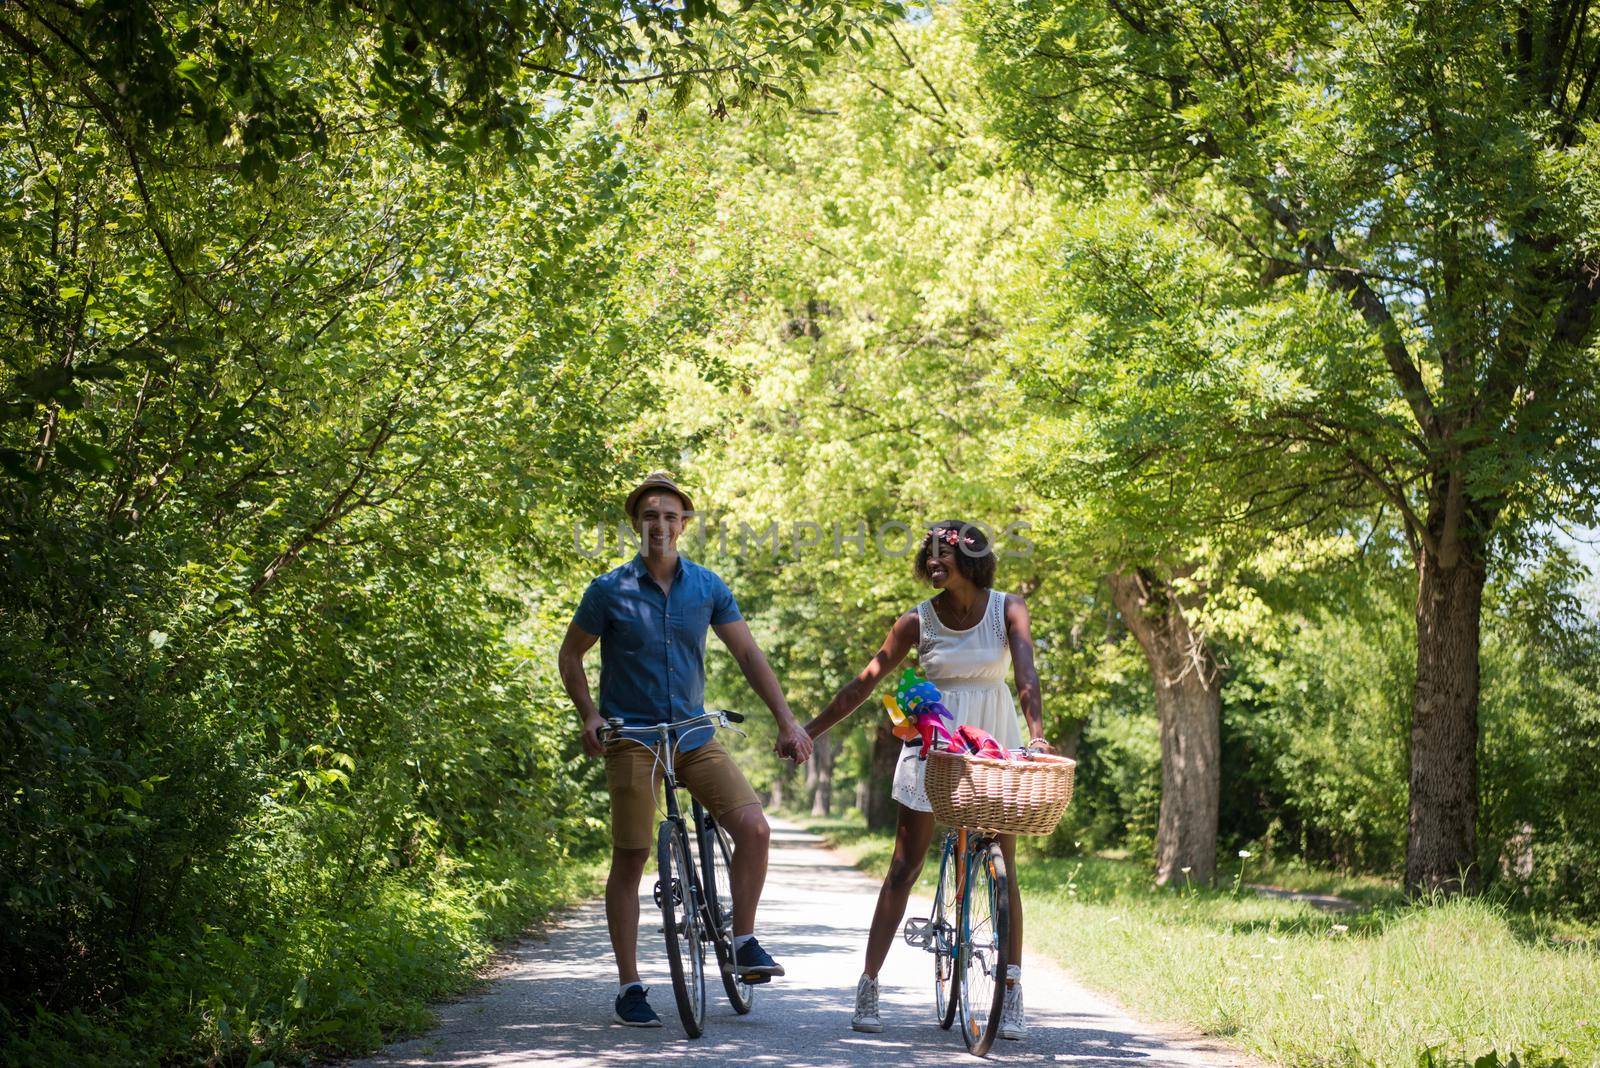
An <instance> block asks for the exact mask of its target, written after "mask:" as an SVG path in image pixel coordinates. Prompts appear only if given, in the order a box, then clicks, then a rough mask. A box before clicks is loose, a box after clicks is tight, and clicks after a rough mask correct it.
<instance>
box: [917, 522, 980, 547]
mask: <svg viewBox="0 0 1600 1068" xmlns="http://www.w3.org/2000/svg"><path fill="white" fill-rule="evenodd" d="M928 538H929V540H932V539H934V538H938V539H939V540H940V541H942V542H944V543H945V544H946V545H954V544H956V543H957V542H963V543H965V544H966V546H967V548H969V549H976V548H977V547H978V539H977V538H975V537H973V536H972V535H971V534H962V533H960V532H959V531H957V530H956V528H955V527H934V528H933V529H932V530H930V531H928Z"/></svg>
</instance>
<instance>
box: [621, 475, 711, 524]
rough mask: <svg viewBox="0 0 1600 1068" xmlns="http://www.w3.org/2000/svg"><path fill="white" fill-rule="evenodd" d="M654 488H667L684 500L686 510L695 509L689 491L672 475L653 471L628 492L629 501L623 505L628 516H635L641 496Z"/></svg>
mask: <svg viewBox="0 0 1600 1068" xmlns="http://www.w3.org/2000/svg"><path fill="white" fill-rule="evenodd" d="M653 490H665V491H666V492H668V493H672V494H676V495H677V497H678V499H679V500H681V501H682V502H683V510H684V511H686V512H692V511H694V502H693V501H691V500H690V499H689V495H688V494H687V493H685V492H683V490H681V489H679V488H678V484H677V483H676V482H674V481H673V480H672V475H670V474H669V473H667V472H666V471H652V472H650V473H649V474H648V475H646V476H644V481H643V482H641V483H639V485H637V486H636V487H634V490H633V492H632V493H630V494H628V500H627V503H625V504H624V505H623V506H622V507H623V510H624V511H626V512H627V513H628V518H630V519H632V518H633V507H634V505H636V504H638V503H639V498H640V497H643V496H644V495H645V494H646V493H650V492H651V491H653Z"/></svg>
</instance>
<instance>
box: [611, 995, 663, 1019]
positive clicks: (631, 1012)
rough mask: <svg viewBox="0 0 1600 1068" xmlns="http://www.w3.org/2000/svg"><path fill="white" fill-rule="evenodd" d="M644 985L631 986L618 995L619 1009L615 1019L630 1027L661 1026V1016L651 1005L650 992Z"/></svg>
mask: <svg viewBox="0 0 1600 1068" xmlns="http://www.w3.org/2000/svg"><path fill="white" fill-rule="evenodd" d="M649 993H650V992H649V991H648V990H646V989H645V988H644V987H642V986H630V987H629V988H628V989H626V990H624V991H623V992H622V993H620V994H618V995H617V1011H616V1013H615V1015H614V1016H613V1019H615V1020H616V1021H617V1023H619V1024H625V1025H626V1026H628V1027H660V1026H661V1017H659V1016H657V1015H656V1010H655V1009H652V1008H651V1007H650V1001H649V998H648V996H647V995H648V994H649Z"/></svg>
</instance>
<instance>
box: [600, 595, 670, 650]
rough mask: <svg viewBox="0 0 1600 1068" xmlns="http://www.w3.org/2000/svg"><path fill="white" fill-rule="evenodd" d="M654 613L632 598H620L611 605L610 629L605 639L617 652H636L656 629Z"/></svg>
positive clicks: (648, 607) (647, 606)
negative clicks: (620, 599)
mask: <svg viewBox="0 0 1600 1068" xmlns="http://www.w3.org/2000/svg"><path fill="white" fill-rule="evenodd" d="M658 629H659V628H658V626H657V620H656V613H655V612H654V611H653V610H652V609H651V608H650V606H649V605H646V604H642V603H640V602H639V601H634V600H622V601H619V602H618V603H617V604H616V605H615V606H613V609H612V612H611V629H610V632H609V633H607V635H606V638H607V640H609V641H611V642H612V643H613V644H614V646H615V648H616V651H617V652H619V653H637V652H639V651H640V650H642V649H643V648H644V647H645V645H646V644H647V643H648V642H649V640H650V638H651V636H652V635H655V634H656V633H657V631H658Z"/></svg>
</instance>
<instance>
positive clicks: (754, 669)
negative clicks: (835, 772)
mask: <svg viewBox="0 0 1600 1068" xmlns="http://www.w3.org/2000/svg"><path fill="white" fill-rule="evenodd" d="M711 629H712V630H714V631H716V632H717V637H718V638H720V639H721V640H722V644H723V645H726V646H727V647H728V652H730V653H732V654H733V659H734V660H735V661H736V662H737V663H738V665H739V670H740V671H742V672H744V677H745V681H746V682H748V683H749V684H750V688H751V689H752V690H754V691H755V692H756V696H757V697H759V698H761V700H762V701H764V702H765V703H766V706H767V707H768V708H769V709H771V710H772V718H773V719H775V720H777V722H778V744H777V745H776V746H774V749H775V750H776V751H777V753H778V755H779V756H787V757H789V758H790V759H792V760H793V761H794V762H795V763H796V764H804V763H805V762H806V761H807V760H809V759H811V739H810V737H809V736H807V734H806V732H805V731H803V730H801V729H800V726H799V724H797V723H796V722H795V720H794V713H793V712H791V711H789V702H788V701H787V700H785V699H784V696H783V687H782V686H779V685H778V676H776V675H774V674H773V673H772V665H771V664H769V663H767V657H766V654H765V653H763V652H762V651H761V647H760V646H759V645H757V644H756V638H755V635H753V634H751V633H750V626H749V624H747V623H746V622H745V621H744V620H742V619H736V620H734V621H733V622H731V623H723V624H720V625H718V626H714V627H712V628H711Z"/></svg>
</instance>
